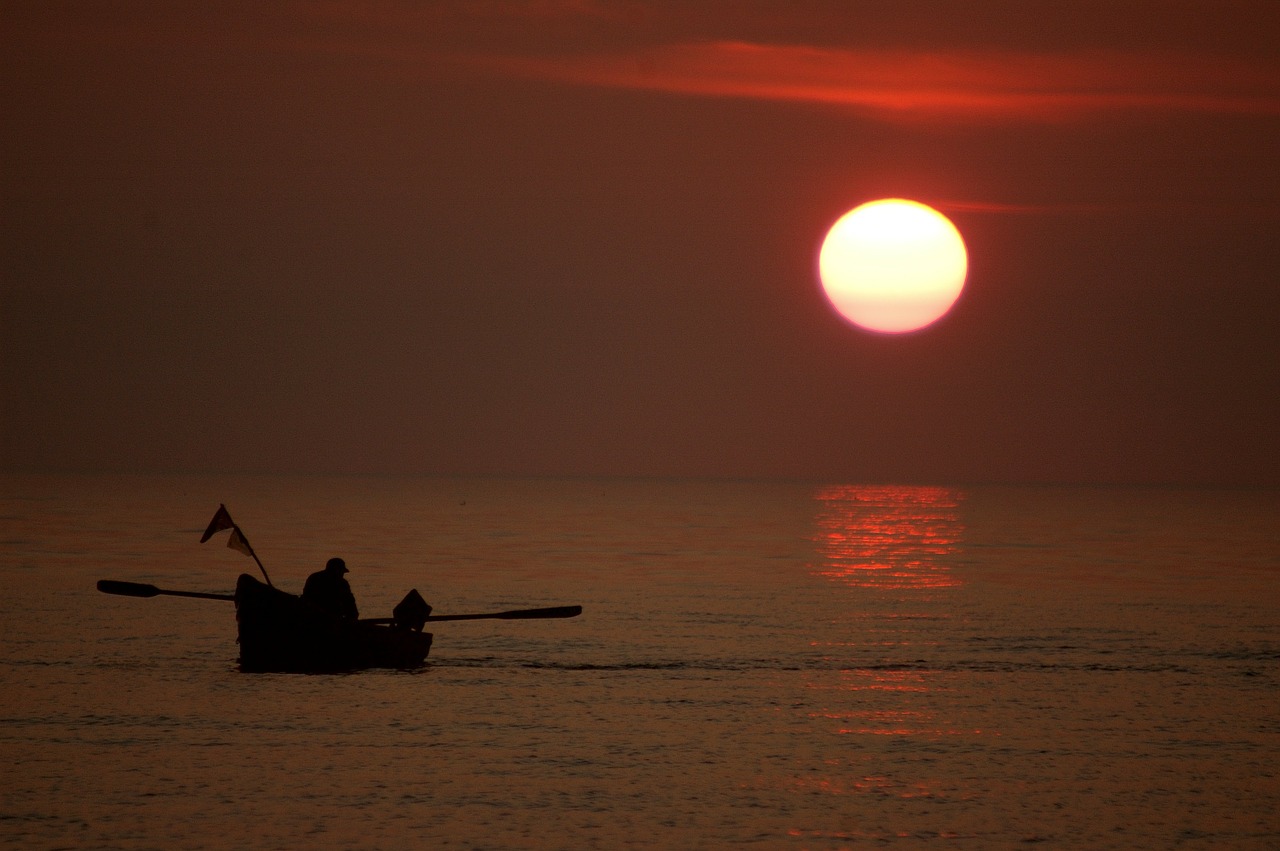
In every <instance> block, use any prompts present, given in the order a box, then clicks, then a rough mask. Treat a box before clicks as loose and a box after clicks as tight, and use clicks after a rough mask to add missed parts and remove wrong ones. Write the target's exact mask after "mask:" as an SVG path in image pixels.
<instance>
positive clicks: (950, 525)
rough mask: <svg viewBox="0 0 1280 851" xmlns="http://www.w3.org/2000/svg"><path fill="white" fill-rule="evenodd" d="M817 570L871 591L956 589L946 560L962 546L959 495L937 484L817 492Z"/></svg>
mask: <svg viewBox="0 0 1280 851" xmlns="http://www.w3.org/2000/svg"><path fill="white" fill-rule="evenodd" d="M815 498H816V499H817V500H818V502H819V504H820V505H821V510H820V511H819V512H818V516H817V518H816V521H815V522H816V524H817V527H818V528H817V535H816V540H815V543H817V545H818V551H819V553H820V554H821V555H822V557H823V561H822V563H821V564H820V565H819V566H818V567H817V570H816V572H817V573H818V574H820V575H822V576H825V577H827V578H828V579H833V580H836V581H839V582H843V583H846V584H848V585H856V586H863V587H868V588H883V589H892V588H921V589H923V588H946V587H950V586H954V585H959V584H960V580H959V579H958V578H957V577H956V576H955V575H953V574H952V572H951V567H950V565H949V564H947V562H946V557H947V556H949V555H952V554H953V553H955V552H956V551H957V549H958V548H959V542H960V538H961V536H962V534H963V532H964V527H963V526H962V525H961V523H960V517H959V512H958V509H959V506H960V501H961V498H962V496H961V493H960V492H959V491H956V490H953V489H951V488H942V487H909V486H901V487H893V486H870V485H839V486H833V487H825V488H821V489H820V490H818V492H817V493H816V494H815Z"/></svg>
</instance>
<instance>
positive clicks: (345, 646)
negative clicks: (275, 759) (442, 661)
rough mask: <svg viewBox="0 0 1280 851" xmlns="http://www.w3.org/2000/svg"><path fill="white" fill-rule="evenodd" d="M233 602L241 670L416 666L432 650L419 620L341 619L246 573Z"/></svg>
mask: <svg viewBox="0 0 1280 851" xmlns="http://www.w3.org/2000/svg"><path fill="white" fill-rule="evenodd" d="M235 603H236V621H237V622H238V624H239V633H240V637H239V641H240V670H242V671H248V672H265V671H281V672H291V673H334V672H338V671H357V670H361V669H364V668H417V667H419V666H421V665H422V664H423V662H424V661H425V660H426V658H427V653H429V652H430V651H431V633H429V632H422V631H421V628H422V624H421V621H419V622H418V623H417V624H414V625H412V626H411V625H400V624H397V623H395V622H392V623H371V622H369V621H354V620H343V619H341V618H336V617H333V616H332V615H330V614H328V613H327V612H322V611H320V610H319V609H317V608H315V607H314V606H312V605H311V604H310V603H307V602H304V601H303V600H302V598H301V597H297V596H294V595H293V594H288V593H286V592H284V591H281V590H280V589H278V588H274V587H272V586H270V585H266V584H264V583H262V582H259V581H258V580H257V579H255V578H253V577H252V576H250V575H248V574H247V573H245V574H241V575H240V578H239V579H238V580H237V581H236V593H235ZM413 626H417V629H414V628H413Z"/></svg>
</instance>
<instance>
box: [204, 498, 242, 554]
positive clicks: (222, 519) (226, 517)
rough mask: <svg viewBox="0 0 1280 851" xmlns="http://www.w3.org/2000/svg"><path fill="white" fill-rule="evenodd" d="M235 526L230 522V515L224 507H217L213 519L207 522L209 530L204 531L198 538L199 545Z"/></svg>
mask: <svg viewBox="0 0 1280 851" xmlns="http://www.w3.org/2000/svg"><path fill="white" fill-rule="evenodd" d="M234 528H236V524H235V523H234V522H232V520H231V513H230V512H229V511H227V507H226V506H225V505H219V506H218V511H217V513H215V514H214V515H213V519H212V520H210V521H209V528H208V529H205V530H204V534H203V535H201V536H200V543H202V544H203V543H204V542H205V541H207V540H209V539H210V538H212V537H213V536H214V535H216V534H217V533H218V532H221V531H222V530H223V529H234Z"/></svg>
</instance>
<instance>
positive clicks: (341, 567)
mask: <svg viewBox="0 0 1280 851" xmlns="http://www.w3.org/2000/svg"><path fill="white" fill-rule="evenodd" d="M324 569H325V570H336V571H337V572H338V573H347V572H348V571H347V563H346V562H345V561H343V560H342V559H340V558H331V559H329V561H327V562H326V563H325V566H324Z"/></svg>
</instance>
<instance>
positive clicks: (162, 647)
mask: <svg viewBox="0 0 1280 851" xmlns="http://www.w3.org/2000/svg"><path fill="white" fill-rule="evenodd" d="M219 502H226V503H227V505H228V507H229V508H230V510H231V512H232V515H233V516H234V517H235V519H236V521H237V522H239V524H240V525H241V527H242V528H243V530H244V532H245V534H246V535H247V537H248V538H249V540H250V542H251V543H252V545H253V546H254V548H255V549H256V550H257V552H258V554H259V555H260V556H261V558H262V560H263V563H264V565H265V566H266V568H267V570H268V571H269V572H270V573H271V577H272V579H273V580H274V581H275V583H276V584H277V585H279V586H281V587H284V588H286V589H290V590H295V591H296V590H298V589H299V588H300V587H301V585H302V581H303V579H304V578H305V576H306V574H307V573H309V572H310V571H312V570H314V569H317V568H318V567H319V566H320V565H322V564H323V563H324V560H325V559H326V558H328V557H329V556H332V555H341V556H343V557H345V558H346V560H347V562H348V564H349V565H350V566H351V568H352V573H351V576H350V579H351V580H352V584H353V587H354V589H355V591H356V594H357V596H358V598H359V600H360V603H361V609H362V614H364V615H366V616H384V615H387V614H389V612H390V609H391V607H392V606H394V605H395V603H396V602H397V601H398V600H399V599H400V597H402V596H403V595H404V593H405V592H406V591H407V590H408V589H409V588H417V589H418V590H419V591H421V593H422V594H423V595H424V596H425V597H426V598H427V599H428V600H429V601H430V602H431V603H432V604H433V605H434V606H435V608H436V613H437V614H448V613H466V612H486V611H499V610H504V609H511V608H528V607H535V606H551V605H562V604H574V603H576V604H581V605H582V606H583V607H584V609H585V613H584V614H583V616H582V617H580V618H577V619H574V620H536V621H473V622H462V623H442V624H438V625H436V626H435V629H434V631H435V635H436V643H435V647H434V648H433V650H432V655H431V658H430V660H429V661H430V664H429V666H428V667H426V668H424V669H422V670H420V671H415V672H408V673H405V672H390V671H379V672H364V673H358V674H349V675H340V676H299V675H252V674H241V673H239V672H238V671H237V669H236V664H235V660H236V646H235V622H234V613H233V610H232V607H231V604H229V603H222V602H216V601H202V600H192V599H182V598H176V597H157V598H154V599H134V598H124V597H110V596H106V595H103V594H99V593H98V592H96V591H95V590H94V582H95V581H96V580H97V579H100V578H113V579H124V580H131V581H136V582H149V583H154V584H156V585H159V586H161V587H163V588H173V589H182V590H197V591H221V592H229V591H230V590H231V589H232V588H233V587H234V584H235V577H236V575H237V574H238V573H240V572H256V570H257V568H256V566H255V565H254V564H253V562H252V561H251V560H249V559H246V558H245V557H243V556H242V555H240V554H239V553H237V552H235V551H233V550H230V549H227V548H225V547H224V546H222V542H221V541H220V540H215V541H214V542H211V543H208V544H205V545H200V544H198V543H197V541H198V538H199V536H200V532H201V531H202V530H203V527H204V524H205V522H206V521H207V520H208V519H209V517H210V516H211V515H212V513H213V510H214V509H215V508H216V507H217V505H218V503H219ZM1278 509H1280V498H1278V497H1277V495H1276V494H1274V493H1267V492H1213V491H1138V490H1087V489H1026V490H994V489H951V488H911V487H855V486H811V485H799V484H784V485H780V484H763V483H704V482H633V481H608V480H606V481H588V480H583V481H484V480H481V481H470V480H365V479H283V478H277V479H270V478H263V479H257V478H247V479H246V478H239V479H231V478H227V479H212V478H49V477H12V476H11V477H7V478H2V479H0V578H2V579H3V582H4V588H5V592H6V596H7V599H6V601H5V605H4V607H3V609H0V625H2V631H0V645H2V651H3V652H0V759H2V761H3V765H4V772H3V774H2V775H0V793H2V794H0V843H3V844H5V845H8V846H12V847H22V848H55V847H75V848H156V849H171V848H191V849H199V848H210V849H221V848H273V847H279V848H284V847H291V848H301V847H330V848H400V847H446V848H447V847H457V848H617V847H645V848H650V847H674V848H714V847H727V846H756V847H761V848H842V847H862V846H881V845H889V846H899V845H900V846H902V847H918V846H922V845H923V846H926V847H931V846H941V847H973V848H989V847H1010V846H1018V847H1022V846H1024V845H1025V844H1026V843H1038V844H1039V847H1094V848H1106V847H1112V848H1135V847H1152V848H1166V847H1173V846H1178V847H1199V848H1217V847H1235V848H1276V847H1280V815H1277V812H1278V811H1280V779H1278V777H1277V771H1278V768H1277V766H1278V764H1280V703H1278V702H1277V696H1278V695H1280V689H1278V686H1280V605H1277V604H1278V603H1280V590H1278V589H1280V585H1278V581H1280V561H1278V560H1277V556H1276V553H1275V550H1274V549H1273V547H1274V545H1275V543H1276V538H1277V535H1276V533H1277V518H1280V510H1278Z"/></svg>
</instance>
